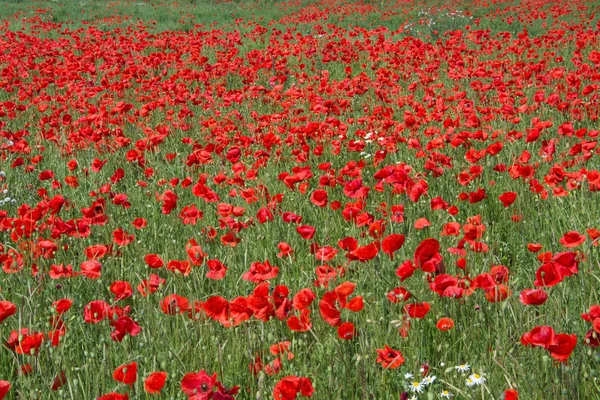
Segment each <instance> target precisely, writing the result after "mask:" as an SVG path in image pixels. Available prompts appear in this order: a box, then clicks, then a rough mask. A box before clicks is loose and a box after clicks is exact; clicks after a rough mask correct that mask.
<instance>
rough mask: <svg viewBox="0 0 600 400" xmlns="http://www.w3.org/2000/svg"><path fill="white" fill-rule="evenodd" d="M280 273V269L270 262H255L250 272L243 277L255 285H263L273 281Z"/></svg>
mask: <svg viewBox="0 0 600 400" xmlns="http://www.w3.org/2000/svg"><path fill="white" fill-rule="evenodd" d="M278 273H279V268H278V267H275V266H272V265H271V263H270V262H269V260H266V261H265V262H262V263H261V262H253V263H252V264H251V265H250V270H249V271H247V272H245V273H244V274H243V275H242V279H243V280H245V281H250V282H253V283H261V282H264V281H266V280H269V279H273V278H275V277H276V276H277V274H278Z"/></svg>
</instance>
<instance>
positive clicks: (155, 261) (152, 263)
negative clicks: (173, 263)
mask: <svg viewBox="0 0 600 400" xmlns="http://www.w3.org/2000/svg"><path fill="white" fill-rule="evenodd" d="M144 261H145V262H146V265H147V266H149V267H150V268H152V269H158V268H162V267H163V266H164V265H165V262H164V261H163V260H162V258H160V256H159V255H158V254H147V255H146V256H145V257H144Z"/></svg>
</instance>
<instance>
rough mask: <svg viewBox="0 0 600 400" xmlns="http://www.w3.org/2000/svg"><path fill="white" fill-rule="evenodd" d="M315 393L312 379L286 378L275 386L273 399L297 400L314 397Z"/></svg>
mask: <svg viewBox="0 0 600 400" xmlns="http://www.w3.org/2000/svg"><path fill="white" fill-rule="evenodd" d="M314 391H315V390H314V388H313V386H312V382H311V381H310V379H308V378H303V377H297V376H286V377H285V378H282V379H281V380H280V381H279V382H277V383H276V384H275V388H274V389H273V398H274V399H275V400H295V399H297V398H298V396H304V397H312V395H313V393H314Z"/></svg>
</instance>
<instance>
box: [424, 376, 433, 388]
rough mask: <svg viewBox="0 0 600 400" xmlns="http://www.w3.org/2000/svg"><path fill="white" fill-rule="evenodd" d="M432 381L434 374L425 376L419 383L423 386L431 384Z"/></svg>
mask: <svg viewBox="0 0 600 400" xmlns="http://www.w3.org/2000/svg"><path fill="white" fill-rule="evenodd" d="M433 382H435V375H432V376H428V377H426V378H425V379H423V381H421V383H422V384H423V385H424V386H429V385H431V384H432V383H433Z"/></svg>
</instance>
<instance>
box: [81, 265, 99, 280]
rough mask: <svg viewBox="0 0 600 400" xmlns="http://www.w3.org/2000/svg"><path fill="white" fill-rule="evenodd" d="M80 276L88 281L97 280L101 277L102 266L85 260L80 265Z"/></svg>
mask: <svg viewBox="0 0 600 400" xmlns="http://www.w3.org/2000/svg"><path fill="white" fill-rule="evenodd" d="M79 267H80V268H81V272H80V274H81V275H83V276H85V277H86V278H89V279H98V278H100V276H101V275H102V264H100V262H99V261H97V260H87V261H84V262H82V263H81V265H80V266H79Z"/></svg>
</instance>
